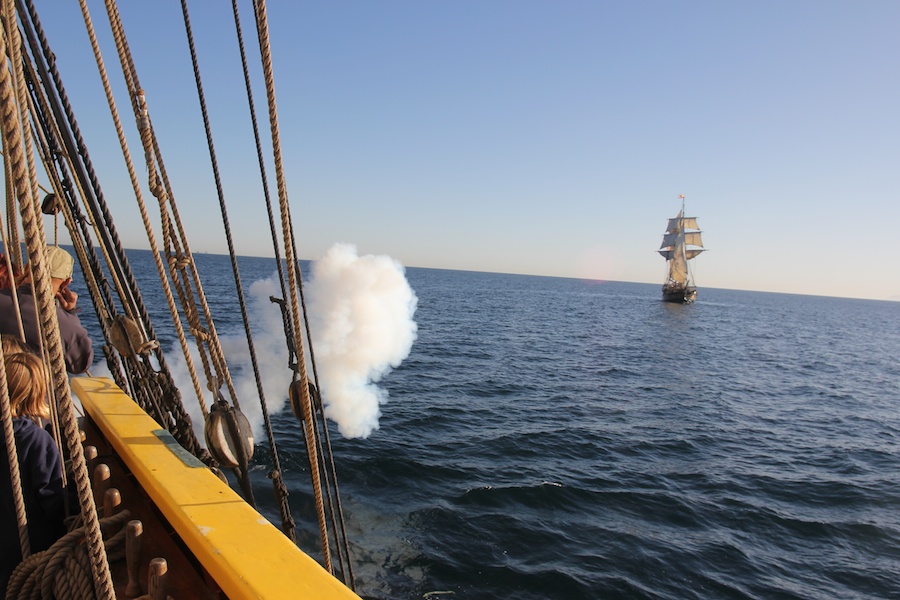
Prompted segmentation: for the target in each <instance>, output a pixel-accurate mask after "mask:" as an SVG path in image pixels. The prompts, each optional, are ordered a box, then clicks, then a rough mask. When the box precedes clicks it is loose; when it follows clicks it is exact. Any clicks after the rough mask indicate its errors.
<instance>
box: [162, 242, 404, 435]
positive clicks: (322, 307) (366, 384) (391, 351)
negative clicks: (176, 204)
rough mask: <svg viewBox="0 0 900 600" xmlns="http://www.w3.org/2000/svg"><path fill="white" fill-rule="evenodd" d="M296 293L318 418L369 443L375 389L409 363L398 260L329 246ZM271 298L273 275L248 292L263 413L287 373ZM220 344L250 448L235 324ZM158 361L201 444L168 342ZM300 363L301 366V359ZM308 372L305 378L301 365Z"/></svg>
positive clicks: (285, 385) (251, 395)
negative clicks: (315, 378) (303, 311)
mask: <svg viewBox="0 0 900 600" xmlns="http://www.w3.org/2000/svg"><path fill="white" fill-rule="evenodd" d="M304 291H305V295H306V301H307V309H308V311H309V321H310V329H311V332H312V337H313V349H314V351H315V358H316V366H317V370H318V374H319V386H320V390H319V392H320V394H321V396H322V401H323V403H324V405H325V415H326V417H328V418H329V419H331V420H332V421H334V422H335V423H336V424H337V425H338V430H339V431H340V433H341V435H343V436H344V437H347V438H365V437H368V436H369V435H370V434H371V433H372V432H373V431H374V430H376V429H378V419H379V417H380V416H381V410H380V405H381V404H382V403H384V402H386V401H387V397H388V395H387V392H386V391H385V390H383V389H381V388H379V387H378V386H377V385H376V383H377V382H379V381H380V380H381V379H382V378H383V377H384V376H385V375H387V374H388V373H389V372H390V371H391V370H392V369H393V368H396V367H397V366H399V365H400V363H401V362H402V361H403V359H405V358H406V357H407V356H409V352H410V350H411V349H412V344H413V342H414V341H415V339H416V330H417V326H416V323H415V321H414V320H413V315H414V313H415V311H416V304H417V298H416V295H415V293H414V292H413V290H412V289H411V288H410V287H409V284H408V283H407V281H406V277H405V274H404V269H403V266H402V265H400V263H398V262H397V261H395V260H394V259H392V258H390V257H389V256H373V255H367V256H362V257H359V256H357V254H356V248H355V247H354V246H352V245H349V244H336V245H335V246H333V247H332V248H331V249H330V250H329V251H328V252H327V253H326V254H325V256H324V257H323V258H322V259H320V260H318V261H316V262H314V263H313V267H312V277H311V279H310V281H309V282H307V283H306V284H305V285H304ZM270 296H277V297H280V296H281V286H280V285H279V284H278V278H277V275H276V274H273V276H272V277H271V278H268V279H263V280H259V281H256V282H254V283H253V284H252V285H251V286H250V287H249V290H248V294H247V298H248V313H249V315H250V321H251V323H250V326H251V332H252V334H253V347H254V350H255V352H256V356H257V366H258V368H259V370H260V377H261V380H262V382H263V391H264V394H265V398H266V406H267V409H268V411H269V414H270V415H271V414H276V413H278V412H280V411H281V410H283V409H284V408H285V405H286V404H287V399H288V389H289V386H290V383H291V379H292V372H291V370H290V369H289V367H288V352H287V345H286V342H285V334H284V325H283V322H282V317H281V310H280V308H279V307H278V305H277V304H275V303H273V302H271V301H270V300H269V298H270ZM213 317H214V318H215V315H214V316H213ZM304 338H305V335H304ZM219 342H220V344H221V345H222V351H223V353H224V354H225V358H226V362H227V363H228V368H229V371H230V373H231V377H232V381H233V384H234V387H235V391H236V393H237V397H238V402H239V404H240V408H241V411H242V412H243V413H244V416H246V417H247V419H248V421H250V424H251V426H252V428H253V432H254V435H255V437H256V440H257V441H259V440H260V439H261V438H260V436H262V435H263V423H264V421H263V415H262V409H261V407H260V405H259V394H258V392H257V385H256V378H255V376H254V372H253V365H252V362H251V359H250V353H249V349H248V345H247V339H246V336H245V335H244V332H243V327H241V332H240V333H239V334H237V333H236V334H232V335H223V334H222V333H221V332H219ZM191 346H192V347H193V343H191ZM192 354H193V360H194V368H195V369H196V370H197V372H198V375H199V377H200V385H201V387H202V388H203V391H204V400H205V402H206V404H207V408H209V407H210V406H211V405H212V403H213V398H212V394H211V393H210V392H209V391H208V390H207V389H206V385H207V383H206V378H205V376H204V375H203V366H202V363H201V362H200V360H199V355H198V354H197V352H196V349H195V348H194V349H193V352H192ZM166 357H167V360H168V364H169V370H170V372H171V373H172V377H173V379H174V380H175V383H176V385H177V386H178V388H179V389H180V390H181V391H182V401H183V403H184V405H185V407H186V408H187V411H188V413H189V414H190V415H191V418H192V420H193V421H194V429H195V431H196V433H197V436H198V438H199V439H200V440H203V416H202V412H201V410H200V406H199V403H198V401H197V398H196V394H195V392H194V389H193V385H192V383H191V380H190V375H189V372H188V369H187V365H186V362H185V360H184V356H183V353H182V352H181V348H180V346H179V345H178V344H176V345H175V347H173V348H171V349H170V350H169V352H167V353H166ZM306 358H307V361H308V360H309V353H308V352H307V353H306ZM308 372H309V376H310V378H312V368H311V367H309V366H308ZM223 396H224V397H225V399H226V400H229V401H230V400H231V397H230V395H229V394H228V392H227V389H223Z"/></svg>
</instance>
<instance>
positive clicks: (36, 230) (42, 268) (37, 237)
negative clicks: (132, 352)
mask: <svg viewBox="0 0 900 600" xmlns="http://www.w3.org/2000/svg"><path fill="white" fill-rule="evenodd" d="M2 13H3V21H4V24H5V27H4V35H3V36H0V56H4V57H5V56H7V54H8V55H9V57H10V66H11V67H12V68H11V69H7V68H0V110H2V115H0V126H2V135H3V147H4V149H5V150H6V152H7V160H8V161H10V163H11V171H10V172H11V175H12V181H13V182H14V188H15V191H16V197H17V200H18V204H19V210H20V214H21V217H22V225H23V227H24V229H25V238H26V247H27V249H28V258H29V264H30V266H31V272H32V276H33V278H34V279H33V280H34V282H35V289H34V291H35V309H36V311H37V313H38V320H39V321H40V323H41V327H42V330H43V332H44V335H45V338H46V339H45V341H46V342H47V351H48V355H49V358H50V366H51V372H52V374H53V383H54V389H55V390H56V397H57V398H58V399H59V401H60V403H61V406H60V410H61V416H62V418H63V425H64V428H65V434H66V441H67V443H68V445H69V450H70V452H71V456H72V461H73V467H74V468H75V482H76V484H77V489H78V498H79V503H80V504H81V510H82V513H83V514H84V515H85V519H86V538H87V542H88V549H89V552H90V558H89V562H90V567H91V572H92V575H93V581H94V583H95V586H96V588H97V589H96V591H97V595H98V596H99V597H101V598H112V597H113V589H112V578H111V575H110V572H109V564H108V563H107V560H106V554H105V551H104V549H103V542H102V538H101V535H100V528H99V523H98V520H97V513H96V508H95V506H94V499H93V495H92V494H91V491H90V486H89V482H88V478H87V467H86V463H85V460H84V454H83V452H82V449H81V444H80V439H79V436H78V428H77V423H76V422H75V415H74V410H73V408H72V399H71V395H70V392H69V389H68V379H67V378H66V370H65V362H64V360H63V353H62V342H61V340H60V337H59V326H58V323H57V319H56V304H55V300H54V298H53V297H52V291H51V290H50V276H49V273H48V272H47V269H46V265H45V256H44V249H45V245H44V239H45V237H44V232H43V227H42V225H43V223H42V222H41V221H40V219H38V218H36V214H35V213H36V210H35V207H36V206H37V205H38V202H37V174H36V173H37V171H36V168H35V167H34V163H33V150H32V146H31V144H30V142H29V137H28V136H27V133H28V128H27V127H22V125H21V123H20V121H19V118H22V119H23V120H22V122H27V117H25V116H24V115H22V114H21V113H20V114H19V115H16V114H15V112H16V106H18V107H20V109H19V110H24V107H25V106H27V101H25V100H24V99H25V97H26V94H25V89H24V73H22V55H21V53H20V50H21V38H20V36H19V29H18V26H17V23H18V20H17V18H16V13H15V7H14V5H13V0H4V2H3V5H2ZM4 67H5V65H4ZM14 93H15V94H16V99H15V100H14V99H13V94H14ZM23 145H24V148H23ZM26 171H27V173H26Z"/></svg>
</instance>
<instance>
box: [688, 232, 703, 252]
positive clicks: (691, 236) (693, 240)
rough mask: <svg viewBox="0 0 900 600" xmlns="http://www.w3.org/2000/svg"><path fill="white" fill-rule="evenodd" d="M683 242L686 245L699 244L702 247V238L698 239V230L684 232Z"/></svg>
mask: <svg viewBox="0 0 900 600" xmlns="http://www.w3.org/2000/svg"><path fill="white" fill-rule="evenodd" d="M684 243H685V244H687V245H688V246H700V247H701V248H702V247H703V240H701V239H700V232H699V231H692V232H690V233H685V234H684Z"/></svg>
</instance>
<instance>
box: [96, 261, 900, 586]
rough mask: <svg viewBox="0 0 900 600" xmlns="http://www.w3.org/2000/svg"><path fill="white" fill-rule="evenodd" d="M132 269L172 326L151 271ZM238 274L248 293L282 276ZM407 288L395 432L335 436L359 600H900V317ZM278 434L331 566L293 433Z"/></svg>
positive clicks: (220, 316)
mask: <svg viewBox="0 0 900 600" xmlns="http://www.w3.org/2000/svg"><path fill="white" fill-rule="evenodd" d="M130 256H131V259H132V267H133V268H134V270H135V271H136V273H137V274H138V279H139V280H141V281H146V282H147V284H148V288H147V289H146V290H145V291H144V299H145V302H147V303H148V304H150V305H155V306H156V307H159V308H160V309H161V310H162V311H164V310H165V307H164V306H163V305H162V303H161V301H160V298H161V297H160V296H159V295H158V292H155V291H153V290H155V289H157V288H158V283H157V284H156V287H153V286H152V285H151V283H152V281H154V280H155V279H156V275H155V273H156V271H155V268H154V265H153V263H152V261H151V260H150V254H149V253H148V252H140V251H133V252H131V253H130ZM196 259H197V264H198V267H199V270H200V273H201V277H202V278H203V284H204V290H205V291H206V295H207V297H208V298H211V299H212V302H213V306H212V309H213V313H214V315H216V319H217V320H216V327H217V328H218V330H219V333H220V334H223V333H224V334H236V335H240V334H241V333H242V332H243V329H242V325H241V322H240V313H239V312H238V310H237V300H236V298H235V294H234V291H233V286H234V283H233V279H232V274H231V269H230V263H229V261H228V259H227V257H223V256H214V255H197V257H196ZM239 264H240V266H241V277H242V279H243V281H244V284H245V285H249V284H250V283H251V282H253V281H254V280H256V279H260V278H265V277H270V276H271V275H272V273H273V272H274V271H275V265H274V263H273V261H272V260H267V259H259V258H242V259H240V262H239ZM406 277H407V280H408V282H409V284H410V286H411V287H412V289H413V290H414V291H415V294H416V296H417V298H418V308H417V311H416V313H415V321H416V322H417V325H418V337H417V339H416V341H415V343H414V344H413V347H412V350H411V353H410V355H409V357H408V358H407V359H406V360H405V361H404V362H403V363H402V364H401V365H400V366H399V367H398V368H396V369H394V370H393V371H392V372H391V373H389V374H388V375H387V376H386V377H385V378H384V379H383V380H382V381H381V383H380V384H379V385H380V386H381V387H383V388H384V389H385V390H386V391H387V392H388V394H389V397H388V400H387V402H386V403H385V404H383V405H382V407H381V411H382V415H381V418H380V422H379V428H378V429H377V430H376V431H374V432H373V433H372V435H370V436H369V437H368V438H366V439H351V440H347V439H343V438H342V437H341V436H340V435H339V434H338V433H337V432H336V431H332V432H331V442H332V448H333V451H334V457H335V461H336V467H337V472H338V477H339V483H340V487H341V496H342V499H343V508H344V515H345V518H346V521H347V526H348V536H349V538H350V542H351V545H352V552H353V557H354V572H355V576H356V584H357V591H358V592H359V593H360V595H362V596H363V597H365V598H378V599H413V598H429V599H431V600H435V599H439V600H455V599H458V600H464V599H465V600H472V599H516V600H538V599H559V600H577V599H605V598H609V599H616V598H622V599H626V598H627V599H662V598H678V599H680V598H686V599H690V598H697V599H714V598H715V599H718V598H722V599H749V598H755V599H794V598H796V599H800V598H816V599H818V598H836V599H838V598H839V599H853V598H900V303H891V302H877V301H866V300H848V299H840V298H824V297H812V296H798V295H785V294H769V293H759V292H742V291H733V290H718V289H705V288H703V287H702V282H700V283H701V289H700V295H699V299H698V301H697V303H696V304H694V305H691V306H680V305H672V304H666V303H663V302H661V301H660V289H659V286H657V285H647V284H633V283H618V282H602V283H600V282H593V281H583V280H577V279H562V278H551V277H531V276H519V275H502V274H489V273H474V272H462V271H446V270H432V269H419V268H408V269H407V270H406ZM83 297H84V299H85V301H87V296H86V295H85V296H83ZM88 310H89V308H88ZM157 314H158V315H159V316H158V317H157V319H156V321H155V323H154V325H155V326H156V328H157V333H158V334H159V336H160V338H161V339H162V340H163V342H164V346H165V345H166V344H171V343H172V340H173V339H174V338H173V337H172V334H171V331H172V326H171V320H170V319H169V317H168V316H167V315H166V313H165V312H158V313H157ZM84 320H85V322H86V323H87V324H88V325H89V326H90V327H92V328H93V331H96V330H97V328H96V323H94V322H92V317H91V316H86V317H85V319H84ZM98 343H99V342H98ZM286 362H287V358H286V357H285V364H286ZM273 422H274V426H275V431H276V441H277V444H278V448H279V451H280V453H281V461H282V467H283V468H284V470H285V476H286V479H287V482H288V485H289V488H290V492H291V497H290V501H291V505H292V510H293V513H294V517H295V519H297V521H298V524H299V525H300V538H301V540H300V544H301V546H303V547H304V548H305V549H307V550H308V551H309V552H310V553H311V554H312V555H313V556H318V552H319V550H318V547H317V539H318V534H317V528H316V525H315V519H314V517H313V512H312V508H311V507H312V493H311V490H310V489H309V488H310V484H309V473H308V466H307V459H306V454H305V450H304V446H303V442H302V437H301V432H300V429H299V424H298V422H297V421H296V419H295V418H294V416H293V414H292V413H291V411H290V410H286V411H283V412H281V413H280V414H278V415H275V416H274V417H273ZM258 439H262V440H265V438H264V437H260V438H258ZM256 457H257V458H258V459H259V460H260V461H261V464H260V466H258V467H257V468H256V469H255V470H254V475H255V476H256V477H257V479H256V484H255V494H256V498H257V500H258V501H259V503H260V508H261V510H262V512H264V513H265V514H266V515H267V516H268V517H269V518H270V519H271V520H272V521H273V522H275V523H278V522H279V517H278V511H277V508H276V504H275V502H274V499H273V496H272V491H271V484H270V481H269V480H268V479H267V478H266V476H265V475H266V473H267V472H268V469H269V468H270V466H271V465H270V464H269V463H268V461H269V459H268V458H267V457H268V454H267V451H266V448H265V447H264V444H258V446H257V450H256Z"/></svg>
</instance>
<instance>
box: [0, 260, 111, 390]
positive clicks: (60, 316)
mask: <svg viewBox="0 0 900 600" xmlns="http://www.w3.org/2000/svg"><path fill="white" fill-rule="evenodd" d="M46 257H47V270H48V271H49V272H50V283H51V286H52V288H53V295H54V296H55V297H56V318H57V320H58V321H59V335H60V338H61V340H62V344H63V357H64V359H65V361H66V370H67V371H68V372H69V373H72V374H78V373H84V372H85V371H87V370H88V369H89V368H90V366H91V363H92V362H93V361H94V350H93V346H92V344H91V338H90V336H88V333H87V330H86V329H85V328H84V326H83V325H82V324H81V320H80V319H79V318H78V314H77V312H76V310H75V305H76V303H77V302H78V294H76V293H75V292H74V291H73V290H71V289H69V284H70V283H71V282H72V268H73V267H74V265H75V260H74V259H73V258H72V255H71V254H69V253H68V252H66V251H65V250H63V249H62V248H60V247H59V246H48V247H47V253H46ZM13 293H15V294H16V295H17V296H18V299H19V310H20V311H21V314H22V327H23V329H24V330H25V341H26V342H27V343H28V345H29V346H31V347H32V348H33V349H34V350H35V352H40V351H41V338H40V334H39V329H38V324H37V313H36V310H35V301H34V291H33V290H32V288H31V284H29V283H26V284H24V285H21V286H19V287H18V288H17V289H15V290H13V289H4V290H0V333H11V334H13V335H19V322H18V320H17V319H16V311H15V305H14V299H13Z"/></svg>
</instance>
